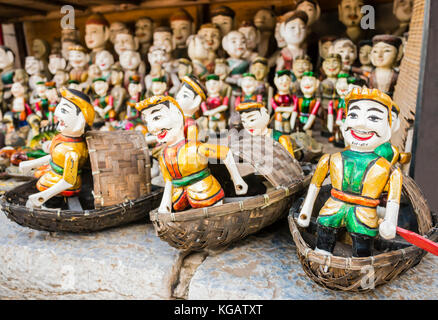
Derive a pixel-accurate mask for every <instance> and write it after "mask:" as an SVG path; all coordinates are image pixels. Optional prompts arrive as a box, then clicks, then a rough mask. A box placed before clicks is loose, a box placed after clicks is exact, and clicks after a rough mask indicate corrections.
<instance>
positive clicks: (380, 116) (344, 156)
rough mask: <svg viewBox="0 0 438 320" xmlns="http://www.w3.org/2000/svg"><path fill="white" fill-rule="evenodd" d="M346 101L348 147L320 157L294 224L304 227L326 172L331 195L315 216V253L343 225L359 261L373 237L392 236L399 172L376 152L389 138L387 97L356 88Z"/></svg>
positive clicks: (329, 248) (328, 249)
mask: <svg viewBox="0 0 438 320" xmlns="http://www.w3.org/2000/svg"><path fill="white" fill-rule="evenodd" d="M345 102H346V111H347V117H346V120H345V123H344V124H343V126H342V128H341V129H342V133H343V136H344V139H345V142H346V144H347V145H348V146H349V149H347V150H344V151H342V152H338V153H335V154H332V155H329V154H326V155H324V156H323V157H322V158H321V159H320V161H319V163H318V165H317V168H316V171H315V174H314V176H313V178H312V181H311V184H310V186H309V191H308V193H307V196H306V199H305V201H304V204H303V207H302V209H301V211H300V215H299V217H298V224H299V225H300V226H302V227H307V226H308V225H309V221H310V216H311V213H312V210H313V205H314V202H315V200H316V197H317V195H318V192H319V189H320V188H321V185H322V183H323V181H324V179H325V178H326V176H327V173H328V172H329V173H330V178H331V184H332V190H331V197H330V198H329V199H328V200H327V202H326V203H325V205H324V207H323V208H322V209H321V211H320V212H319V217H318V220H317V224H318V230H317V235H318V236H317V244H316V250H318V251H320V252H322V253H324V254H331V253H332V252H333V250H334V246H335V243H336V233H337V231H338V229H339V228H341V227H346V229H347V231H348V232H349V233H350V235H351V237H352V240H353V256H356V257H362V256H369V255H371V254H372V242H373V238H374V237H375V236H377V234H378V233H380V235H381V236H382V237H383V238H385V239H392V238H394V237H395V233H396V227H397V217H398V210H399V206H400V196H401V188H402V174H401V171H400V169H399V168H398V167H396V166H393V165H392V163H391V162H390V161H388V159H387V158H385V157H384V156H382V155H381V154H380V153H379V152H376V149H378V148H379V147H381V146H384V145H385V143H387V142H388V141H389V139H390V138H391V131H392V129H391V126H392V115H391V109H392V106H393V105H394V103H393V102H392V100H391V98H390V97H389V96H388V95H386V94H384V93H382V92H380V91H379V90H377V89H374V90H370V89H366V88H364V89H358V88H355V89H353V90H352V91H351V92H350V93H349V94H348V95H347V96H346V98H345ZM389 160H392V159H389ZM385 189H387V190H388V201H387V206H386V213H385V217H384V220H383V222H382V223H381V224H380V226H379V218H378V215H377V206H378V205H379V204H380V197H381V195H382V193H383V191H384V190H385Z"/></svg>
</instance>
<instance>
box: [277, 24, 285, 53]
mask: <svg viewBox="0 0 438 320" xmlns="http://www.w3.org/2000/svg"><path fill="white" fill-rule="evenodd" d="M282 24H283V23H282V22H277V24H276V25H275V32H274V36H275V40H276V41H277V46H278V47H279V48H280V49H281V48H284V47H286V45H287V43H286V40H284V37H283V34H282V33H281V28H282Z"/></svg>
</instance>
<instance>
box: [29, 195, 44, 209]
mask: <svg viewBox="0 0 438 320" xmlns="http://www.w3.org/2000/svg"><path fill="white" fill-rule="evenodd" d="M44 202H45V199H44V198H43V197H41V195H40V193H34V194H32V195H30V196H29V199H28V200H27V202H26V207H27V208H40V207H41V205H42V204H43V203H44Z"/></svg>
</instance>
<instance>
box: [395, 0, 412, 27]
mask: <svg viewBox="0 0 438 320" xmlns="http://www.w3.org/2000/svg"><path fill="white" fill-rule="evenodd" d="M413 6H414V1H413V0H394V9H393V12H394V15H395V17H396V18H397V20H398V21H400V22H409V20H411V16H412V9H413Z"/></svg>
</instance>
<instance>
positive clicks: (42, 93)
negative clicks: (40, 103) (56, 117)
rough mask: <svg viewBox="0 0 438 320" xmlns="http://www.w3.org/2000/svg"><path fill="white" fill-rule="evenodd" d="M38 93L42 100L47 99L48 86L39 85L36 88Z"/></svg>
mask: <svg viewBox="0 0 438 320" xmlns="http://www.w3.org/2000/svg"><path fill="white" fill-rule="evenodd" d="M35 90H36V93H37V95H38V97H40V98H41V99H45V98H46V97H47V96H46V86H45V85H44V83H43V84H37V85H36V87H35Z"/></svg>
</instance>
